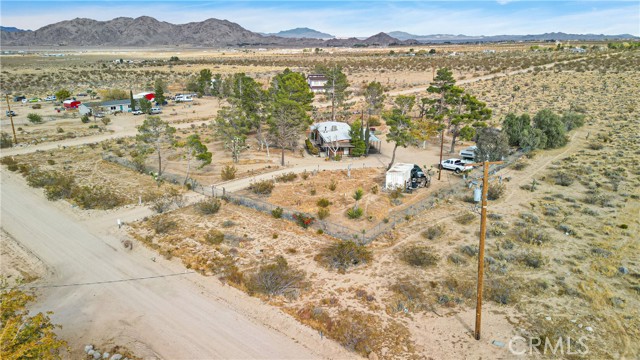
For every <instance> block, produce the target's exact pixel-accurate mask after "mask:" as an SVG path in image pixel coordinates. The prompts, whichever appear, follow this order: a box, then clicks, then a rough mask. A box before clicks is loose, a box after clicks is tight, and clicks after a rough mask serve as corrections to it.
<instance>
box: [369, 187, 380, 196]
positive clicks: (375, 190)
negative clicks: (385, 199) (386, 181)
mask: <svg viewBox="0 0 640 360" xmlns="http://www.w3.org/2000/svg"><path fill="white" fill-rule="evenodd" d="M378 191H379V189H378V185H373V186H372V187H371V193H372V194H374V195H377V194H378Z"/></svg>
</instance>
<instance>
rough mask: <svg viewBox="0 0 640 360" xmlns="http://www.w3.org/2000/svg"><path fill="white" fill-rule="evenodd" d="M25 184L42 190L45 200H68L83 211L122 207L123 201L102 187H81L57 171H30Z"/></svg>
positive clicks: (68, 176)
mask: <svg viewBox="0 0 640 360" xmlns="http://www.w3.org/2000/svg"><path fill="white" fill-rule="evenodd" d="M26 179H27V184H29V186H32V187H36V188H43V189H44V192H45V196H46V197H47V199H49V200H51V201H54V200H59V199H68V200H71V201H72V202H74V203H76V204H77V205H78V206H80V207H81V208H83V209H103V210H104V209H112V208H115V207H118V206H121V205H124V203H125V200H124V199H123V198H122V197H120V196H118V195H117V194H114V193H113V192H112V191H110V190H108V189H106V188H105V187H102V186H81V185H78V184H76V182H75V178H74V177H73V176H72V175H69V174H64V173H62V172H59V171H41V170H38V169H31V170H30V171H28V173H27V174H26Z"/></svg>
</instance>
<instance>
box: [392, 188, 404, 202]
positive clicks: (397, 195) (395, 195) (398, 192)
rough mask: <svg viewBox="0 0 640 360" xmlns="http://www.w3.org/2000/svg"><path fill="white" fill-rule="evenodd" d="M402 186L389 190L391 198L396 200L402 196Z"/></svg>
mask: <svg viewBox="0 0 640 360" xmlns="http://www.w3.org/2000/svg"><path fill="white" fill-rule="evenodd" d="M402 196H403V195H402V188H395V189H393V190H391V191H390V192H389V197H390V198H391V200H398V199H400V198H401V197H402Z"/></svg>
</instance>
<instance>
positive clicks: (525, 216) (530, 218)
mask: <svg viewBox="0 0 640 360" xmlns="http://www.w3.org/2000/svg"><path fill="white" fill-rule="evenodd" d="M520 218H521V219H522V220H524V221H526V222H528V223H531V224H538V223H539V222H540V218H538V217H537V216H536V215H534V214H532V213H529V212H523V213H520Z"/></svg>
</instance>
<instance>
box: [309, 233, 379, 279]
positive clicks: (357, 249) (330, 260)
mask: <svg viewBox="0 0 640 360" xmlns="http://www.w3.org/2000/svg"><path fill="white" fill-rule="evenodd" d="M372 258H373V256H372V253H371V250H369V249H367V247H366V246H364V245H360V244H357V243H355V242H354V241H351V240H348V241H338V242H335V243H333V244H332V245H329V246H328V247H326V248H325V249H324V250H322V251H321V252H320V253H319V254H318V256H317V257H316V260H318V261H319V262H320V263H322V264H323V265H325V266H327V267H329V268H332V269H337V270H339V271H341V272H344V271H346V270H347V269H348V268H350V267H352V266H358V265H361V264H366V263H368V262H369V261H371V260H372Z"/></svg>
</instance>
